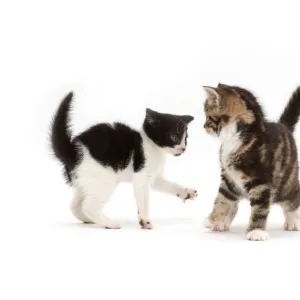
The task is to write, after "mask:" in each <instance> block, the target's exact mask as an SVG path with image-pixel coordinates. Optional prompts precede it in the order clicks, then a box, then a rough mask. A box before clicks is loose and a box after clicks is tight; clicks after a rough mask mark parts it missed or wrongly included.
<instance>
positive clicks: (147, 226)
mask: <svg viewBox="0 0 300 300" xmlns="http://www.w3.org/2000/svg"><path fill="white" fill-rule="evenodd" d="M139 224H140V226H141V228H142V229H153V225H152V223H151V221H146V220H140V222H139Z"/></svg>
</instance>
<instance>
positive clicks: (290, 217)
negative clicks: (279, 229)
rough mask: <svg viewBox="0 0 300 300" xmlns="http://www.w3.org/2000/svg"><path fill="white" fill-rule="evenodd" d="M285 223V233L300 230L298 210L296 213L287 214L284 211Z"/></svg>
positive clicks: (299, 213)
mask: <svg viewBox="0 0 300 300" xmlns="http://www.w3.org/2000/svg"><path fill="white" fill-rule="evenodd" d="M284 216H285V223H284V229H285V230H287V231H299V230H300V209H299V208H298V209H297V210H296V211H293V212H288V211H284Z"/></svg>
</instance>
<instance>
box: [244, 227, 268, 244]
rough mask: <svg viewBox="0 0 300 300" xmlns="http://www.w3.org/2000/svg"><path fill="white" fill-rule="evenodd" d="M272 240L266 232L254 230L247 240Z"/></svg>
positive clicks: (249, 233) (250, 232)
mask: <svg viewBox="0 0 300 300" xmlns="http://www.w3.org/2000/svg"><path fill="white" fill-rule="evenodd" d="M269 238H270V236H269V234H268V233H267V232H266V231H265V230H261V229H254V230H251V231H249V232H248V234H247V239H248V240H249V241H266V240H268V239H269Z"/></svg>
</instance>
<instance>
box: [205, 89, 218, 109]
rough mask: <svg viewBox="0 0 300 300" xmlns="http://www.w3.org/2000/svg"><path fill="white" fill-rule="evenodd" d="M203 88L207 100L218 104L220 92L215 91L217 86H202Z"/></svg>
mask: <svg viewBox="0 0 300 300" xmlns="http://www.w3.org/2000/svg"><path fill="white" fill-rule="evenodd" d="M203 89H204V91H205V92H206V95H207V100H209V102H210V104H211V105H213V104H217V105H218V106H219V104H220V100H221V97H220V94H219V93H218V92H217V88H213V87H210V86H203Z"/></svg>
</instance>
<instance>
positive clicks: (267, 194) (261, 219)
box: [204, 84, 300, 241]
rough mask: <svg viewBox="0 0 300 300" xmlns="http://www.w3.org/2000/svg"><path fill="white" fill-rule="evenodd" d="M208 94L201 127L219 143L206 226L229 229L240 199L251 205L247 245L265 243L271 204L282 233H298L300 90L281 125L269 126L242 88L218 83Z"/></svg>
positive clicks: (208, 90) (272, 124)
mask: <svg viewBox="0 0 300 300" xmlns="http://www.w3.org/2000/svg"><path fill="white" fill-rule="evenodd" d="M204 90H205V91H206V93H207V99H206V101H205V105H204V109H205V115H206V122H205V125H204V128H205V129H206V131H207V132H208V133H209V134H214V135H217V136H218V137H219V138H220V140H221V148H220V162H221V183H220V187H219V192H218V195H217V197H216V200H215V203H214V208H213V211H212V213H211V214H210V216H209V217H208V219H207V224H206V225H207V227H209V228H211V229H212V230H213V231H226V230H229V228H230V225H231V223H232V221H233V219H234V217H235V216H236V213H237V210H238V203H239V200H240V199H241V198H248V199H249V200H250V203H251V217H250V220H249V225H248V230H247V231H248V234H247V238H248V239H249V240H254V241H260V240H267V239H268V238H269V234H268V233H267V232H266V222H267V218H268V214H269V211H270V206H271V204H274V203H277V204H279V205H280V206H281V207H282V209H283V213H284V216H285V224H284V229H285V230H288V231H292V230H300V208H299V207H300V189H299V180H298V158H297V148H296V144H295V140H294V138H293V131H294V128H295V125H296V123H297V121H298V118H299V115H300V87H298V88H297V89H296V90H295V92H294V93H293V94H292V96H291V98H290V100H289V102H288V105H287V106H286V108H285V110H284V112H283V113H282V115H281V117H280V119H279V122H278V123H274V122H268V121H267V120H266V119H265V116H264V113H263V110H262V108H261V106H260V105H259V103H258V102H257V100H256V98H255V96H254V95H253V94H252V93H251V92H249V91H248V90H245V89H243V88H240V87H237V86H228V85H224V84H219V85H218V87H217V88H214V87H204Z"/></svg>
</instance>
